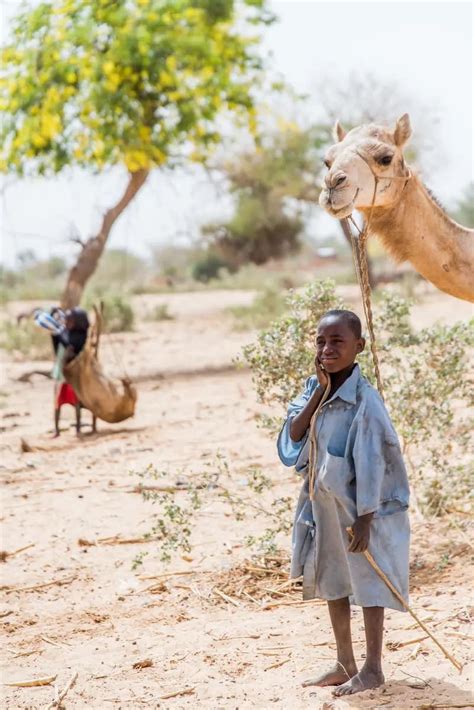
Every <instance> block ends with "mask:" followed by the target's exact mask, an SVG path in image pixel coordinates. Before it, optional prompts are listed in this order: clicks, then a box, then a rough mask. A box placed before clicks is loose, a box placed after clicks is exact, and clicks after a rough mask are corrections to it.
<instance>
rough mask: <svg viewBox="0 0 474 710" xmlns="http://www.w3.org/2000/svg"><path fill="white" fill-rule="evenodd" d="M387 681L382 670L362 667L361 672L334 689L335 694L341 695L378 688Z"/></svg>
mask: <svg viewBox="0 0 474 710" xmlns="http://www.w3.org/2000/svg"><path fill="white" fill-rule="evenodd" d="M384 683H385V678H384V675H383V673H382V671H371V670H368V669H367V668H362V670H361V671H359V673H357V674H356V675H355V676H353V677H352V678H351V679H350V680H348V681H347V682H346V683H344V684H343V685H340V686H339V688H336V690H333V695H334V696H336V697H340V696H341V695H353V694H354V693H362V691H364V690H370V688H378V687H379V686H380V685H383V684H384Z"/></svg>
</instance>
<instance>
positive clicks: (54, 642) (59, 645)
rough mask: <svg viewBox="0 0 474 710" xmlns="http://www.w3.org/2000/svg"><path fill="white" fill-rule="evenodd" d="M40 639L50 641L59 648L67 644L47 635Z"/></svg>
mask: <svg viewBox="0 0 474 710" xmlns="http://www.w3.org/2000/svg"><path fill="white" fill-rule="evenodd" d="M40 639H41V640H42V641H45V642H46V643H50V644H51V645H52V646H58V647H59V648H64V646H67V644H65V643H59V642H58V641H53V639H50V638H48V637H47V636H40Z"/></svg>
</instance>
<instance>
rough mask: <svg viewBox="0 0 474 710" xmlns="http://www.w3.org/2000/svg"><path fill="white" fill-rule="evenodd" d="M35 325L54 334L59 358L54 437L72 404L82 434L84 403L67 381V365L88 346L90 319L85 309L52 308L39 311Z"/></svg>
mask: <svg viewBox="0 0 474 710" xmlns="http://www.w3.org/2000/svg"><path fill="white" fill-rule="evenodd" d="M35 322H36V323H37V324H38V325H40V326H41V327H42V328H46V329H47V330H49V331H50V332H51V338H52V341H53V348H54V352H55V356H56V360H55V364H54V367H53V379H54V380H55V383H56V384H55V390H54V436H55V437H58V436H59V435H60V433H61V431H60V428H59V420H60V415H61V407H62V405H63V404H71V405H72V406H73V407H74V408H75V410H76V433H77V435H78V436H79V434H80V432H81V403H80V401H79V399H78V397H77V395H76V393H75V392H74V389H73V387H72V386H71V385H70V384H68V383H67V382H65V381H64V375H63V367H64V364H65V363H67V362H70V361H71V360H73V359H74V358H75V357H76V356H77V355H79V353H80V352H81V350H82V349H83V347H84V345H85V344H86V340H87V332H88V330H89V318H88V316H87V313H86V311H84V310H83V309H82V308H72V309H71V310H68V311H66V313H63V311H62V310H61V309H60V308H52V309H51V311H50V313H46V312H44V311H41V310H37V311H36V312H35Z"/></svg>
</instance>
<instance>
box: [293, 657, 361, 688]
mask: <svg viewBox="0 0 474 710" xmlns="http://www.w3.org/2000/svg"><path fill="white" fill-rule="evenodd" d="M356 673H357V668H356V666H352V665H351V666H349V667H348V668H345V667H343V665H342V664H341V663H336V664H335V665H334V666H333V667H332V668H330V669H329V670H328V671H327V672H326V673H323V674H322V675H319V676H316V677H315V678H308V680H305V681H304V682H303V683H302V685H303V688H307V687H308V686H310V685H319V687H321V688H325V687H326V686H328V685H342V684H343V683H346V682H347V681H348V680H349V679H350V678H351V677H352V676H353V675H355V674H356Z"/></svg>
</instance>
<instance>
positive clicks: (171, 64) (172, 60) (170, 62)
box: [165, 54, 176, 72]
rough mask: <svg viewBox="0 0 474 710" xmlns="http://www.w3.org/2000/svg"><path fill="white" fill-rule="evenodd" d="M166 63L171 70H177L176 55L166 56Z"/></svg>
mask: <svg viewBox="0 0 474 710" xmlns="http://www.w3.org/2000/svg"><path fill="white" fill-rule="evenodd" d="M165 64H166V68H167V69H168V70H169V71H170V72H174V71H176V57H174V56H173V55H172V54H170V56H169V57H166V61H165Z"/></svg>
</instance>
